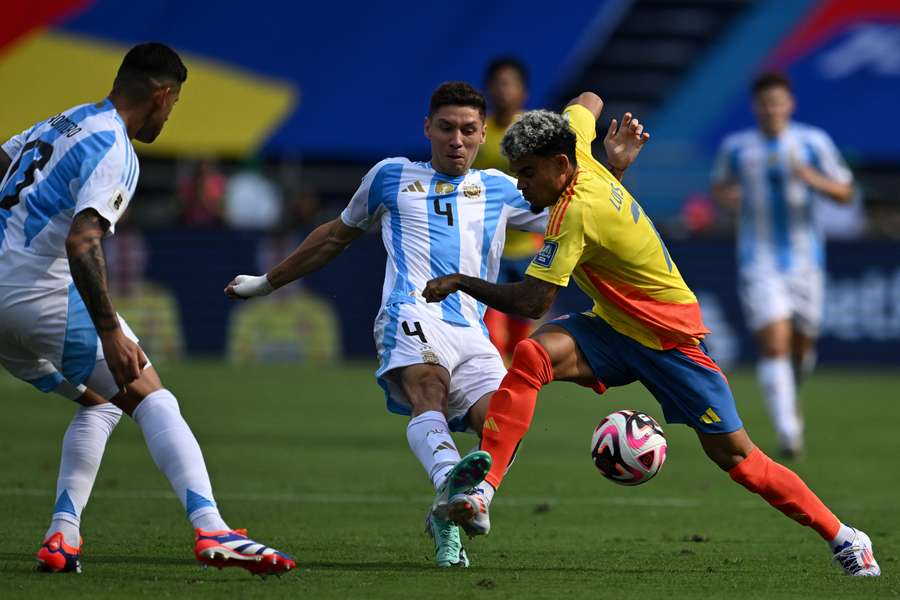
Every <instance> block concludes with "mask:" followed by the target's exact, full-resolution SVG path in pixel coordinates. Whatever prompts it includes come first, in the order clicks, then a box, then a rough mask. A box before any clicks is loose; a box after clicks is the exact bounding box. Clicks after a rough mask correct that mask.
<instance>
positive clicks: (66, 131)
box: [48, 114, 81, 138]
mask: <svg viewBox="0 0 900 600" xmlns="http://www.w3.org/2000/svg"><path fill="white" fill-rule="evenodd" d="M48 123H49V124H50V127H52V128H53V129H55V130H56V131H57V132H58V133H59V135H61V136H65V137H67V138H70V137H72V136H73V135H77V134H78V133H79V132H80V131H81V127H79V126H78V124H77V123H76V122H75V121H73V120H72V119H70V118H69V117H67V116H66V115H63V114H59V115H56V116H55V117H50V120H49V121H48Z"/></svg>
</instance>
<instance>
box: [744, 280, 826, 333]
mask: <svg viewBox="0 0 900 600" xmlns="http://www.w3.org/2000/svg"><path fill="white" fill-rule="evenodd" d="M738 295H739V296H740V299H741V304H742V306H743V309H744V317H745V318H746V320H747V326H748V327H749V328H750V330H751V331H754V332H755V331H759V330H760V329H762V328H763V327H765V326H766V325H769V324H770V323H773V322H775V321H779V320H782V319H790V320H792V321H793V322H794V324H795V325H796V327H797V328H798V329H799V330H800V331H801V332H802V333H803V334H804V335H807V336H810V337H816V336H817V335H818V333H819V328H820V327H821V324H822V314H823V312H824V302H825V275H824V273H823V272H822V271H821V270H819V269H806V270H802V271H792V272H787V273H782V272H779V271H776V270H774V269H744V270H741V272H740V273H739V274H738Z"/></svg>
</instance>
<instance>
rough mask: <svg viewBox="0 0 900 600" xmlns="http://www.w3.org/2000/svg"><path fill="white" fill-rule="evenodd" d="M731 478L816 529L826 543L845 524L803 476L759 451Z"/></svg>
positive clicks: (733, 470)
mask: <svg viewBox="0 0 900 600" xmlns="http://www.w3.org/2000/svg"><path fill="white" fill-rule="evenodd" d="M728 475H730V476H731V478H732V479H733V480H734V481H736V482H737V483H739V484H741V485H742V486H744V487H745V488H747V489H748V490H750V491H751V492H753V493H754V494H759V495H760V496H762V497H763V499H764V500H765V501H766V502H768V503H769V504H771V505H772V506H773V507H774V508H777V509H778V510H780V511H781V512H783V513H784V514H785V515H787V516H788V517H790V518H791V519H793V520H795V521H797V522H798V523H800V524H801V525H806V526H807V527H812V528H813V529H815V530H816V532H818V534H819V535H820V536H822V538H824V539H825V540H826V541H829V542H830V541H831V540H833V539H834V537H835V536H836V535H837V533H838V530H839V529H840V527H841V522H840V521H839V520H838V518H837V517H835V516H834V513H832V512H831V511H830V510H829V509H828V507H827V506H825V504H824V503H823V502H822V501H821V500H820V499H819V497H818V496H816V495H815V494H814V493H813V491H812V490H811V489H809V487H808V486H807V485H806V484H805V483H804V482H803V480H802V479H800V477H799V476H798V475H797V474H796V473H794V472H793V471H791V470H790V469H788V468H787V467H785V466H783V465H780V464H778V463H777V462H775V461H773V460H772V459H771V458H769V457H768V456H766V454H765V453H764V452H763V451H762V450H760V449H759V448H754V449H753V450H752V451H751V452H750V454H748V455H747V458H745V459H744V460H742V461H741V462H740V463H738V465H737V466H736V467H734V468H733V469H731V470H730V471H728Z"/></svg>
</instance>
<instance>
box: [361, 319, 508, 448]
mask: <svg viewBox="0 0 900 600" xmlns="http://www.w3.org/2000/svg"><path fill="white" fill-rule="evenodd" d="M375 346H376V348H377V350H378V360H379V367H378V371H376V372H375V377H376V378H377V379H378V384H379V385H380V386H381V387H382V389H383V390H384V394H385V399H386V400H387V408H388V410H389V411H391V412H393V413H397V414H401V415H409V414H410V413H411V412H412V411H411V408H412V406H411V404H410V402H409V400H408V399H407V397H406V395H405V393H404V392H403V388H402V387H401V385H400V381H399V378H398V377H397V375H398V374H397V373H396V372H395V369H398V368H400V367H408V366H410V365H417V364H435V365H441V366H442V367H444V368H445V369H447V371H448V372H449V373H450V393H449V398H448V400H447V404H448V407H447V412H448V414H447V421H448V423H449V425H450V429H451V430H452V431H466V430H467V424H466V422H465V417H466V414H467V413H468V412H469V409H470V408H471V407H472V405H473V404H475V403H476V402H477V401H478V400H479V399H480V398H481V397H482V396H484V395H485V394H488V393H490V392H493V391H495V390H496V389H497V388H498V387H500V381H501V380H502V379H503V377H504V375H506V367H504V365H503V359H501V358H500V354H499V353H498V352H497V349H496V348H494V345H493V344H491V341H490V340H489V339H488V337H487V334H486V333H485V331H484V330H483V329H481V328H476V327H460V326H455V325H451V324H450V323H447V322H445V321H443V320H441V319H440V318H438V317H437V316H436V315H435V314H434V313H432V312H431V311H429V310H428V309H427V308H424V307H421V306H419V305H417V304H392V305H390V306H387V307H385V308H384V309H382V311H381V312H380V313H379V314H378V317H377V318H376V319H375Z"/></svg>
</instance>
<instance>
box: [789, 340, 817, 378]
mask: <svg viewBox="0 0 900 600" xmlns="http://www.w3.org/2000/svg"><path fill="white" fill-rule="evenodd" d="M818 360H819V354H818V352H816V349H815V348H813V349H811V350H809V351H807V352H806V354H804V355H803V358H801V359H800V362H799V363H798V364H795V365H794V368H795V369H796V375H797V385H798V386H799V385H800V384H801V383H802V382H803V381H805V380H806V378H807V377H809V376H810V375H812V372H813V371H814V370H815V368H816V362H818Z"/></svg>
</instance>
